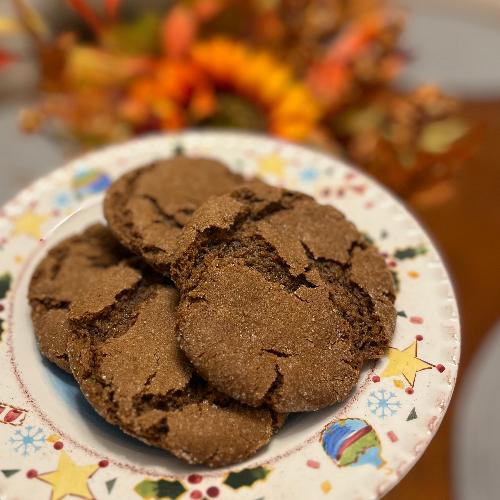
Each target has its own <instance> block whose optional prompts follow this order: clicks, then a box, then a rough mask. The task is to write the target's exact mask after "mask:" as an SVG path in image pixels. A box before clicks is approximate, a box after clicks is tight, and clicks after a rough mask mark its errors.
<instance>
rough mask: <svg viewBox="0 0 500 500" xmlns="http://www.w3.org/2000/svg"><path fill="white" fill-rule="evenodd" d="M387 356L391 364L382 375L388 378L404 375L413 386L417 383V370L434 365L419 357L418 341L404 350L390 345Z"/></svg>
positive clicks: (426, 368)
mask: <svg viewBox="0 0 500 500" xmlns="http://www.w3.org/2000/svg"><path fill="white" fill-rule="evenodd" d="M387 358H388V360H389V364H388V365H387V366H386V367H385V370H384V371H383V372H382V373H381V374H380V376H381V377H382V378H386V377H395V376H399V375H403V377H404V378H405V379H406V380H407V381H408V383H409V384H410V385H411V386H412V387H413V385H414V384H415V377H416V376H417V372H419V371H422V370H428V369H429V368H432V367H433V366H434V365H431V364H430V363H427V361H424V360H422V359H420V358H418V357H417V341H415V342H413V343H412V344H410V345H409V346H408V347H407V348H406V349H403V350H402V351H400V350H399V349H396V348H395V347H389V353H388V355H387Z"/></svg>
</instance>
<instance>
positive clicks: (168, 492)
mask: <svg viewBox="0 0 500 500" xmlns="http://www.w3.org/2000/svg"><path fill="white" fill-rule="evenodd" d="M134 489H135V491H136V493H138V494H139V495H140V496H141V497H142V498H171V499H176V498H179V497H180V496H181V495H182V494H183V493H184V492H185V491H186V488H184V486H183V485H182V483H181V482H180V481H168V480H166V479H159V480H158V481H152V480H150V479H145V480H144V481H141V482H140V483H139V484H138V485H137V486H136V487H135V488H134Z"/></svg>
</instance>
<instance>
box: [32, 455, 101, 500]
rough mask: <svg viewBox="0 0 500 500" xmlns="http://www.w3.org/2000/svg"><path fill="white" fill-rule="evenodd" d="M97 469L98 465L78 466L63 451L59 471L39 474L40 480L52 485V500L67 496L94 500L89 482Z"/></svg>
mask: <svg viewBox="0 0 500 500" xmlns="http://www.w3.org/2000/svg"><path fill="white" fill-rule="evenodd" d="M97 469H99V466H98V465H97V464H92V465H76V464H75V462H73V460H71V458H70V457H69V455H68V454H67V453H65V452H64V451H62V452H61V455H60V457H59V463H58V464H57V470H55V471H54V472H46V473H45V474H39V475H38V479H40V480H41V481H45V482H46V483H49V484H50V485H52V496H51V500H59V499H61V498H64V497H65V496H66V495H76V496H79V497H81V498H86V499H88V500H92V498H94V496H93V495H92V493H90V490H89V487H88V486H87V481H88V479H89V478H90V477H91V476H92V474H94V472H95V471H96V470H97Z"/></svg>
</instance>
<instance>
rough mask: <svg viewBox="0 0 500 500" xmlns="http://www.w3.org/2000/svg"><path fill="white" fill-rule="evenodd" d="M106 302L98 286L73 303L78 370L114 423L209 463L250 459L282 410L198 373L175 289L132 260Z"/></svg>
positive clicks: (72, 351)
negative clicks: (179, 319)
mask: <svg viewBox="0 0 500 500" xmlns="http://www.w3.org/2000/svg"><path fill="white" fill-rule="evenodd" d="M107 280H108V281H110V282H112V283H115V284H116V285H117V288H119V287H120V284H122V286H121V289H120V290H117V293H116V294H115V299H114V300H113V301H112V303H110V304H109V303H107V304H106V306H104V304H103V303H102V302H101V297H100V295H99V294H98V289H99V288H100V287H101V286H104V285H105V283H104V282H102V283H101V281H100V280H96V281H94V287H95V289H96V293H95V294H94V295H92V294H90V295H88V296H87V297H86V298H85V300H83V301H82V304H81V307H79V309H78V311H71V319H70V321H71V324H72V327H73V334H72V336H71V339H70V341H69V342H68V354H69V363H70V366H71V369H72V371H73V375H74V377H75V379H76V380H77V382H78V384H79V385H80V388H81V389H82V392H83V393H84V395H85V397H86V398H87V400H88V401H89V402H90V404H91V405H92V406H93V407H94V408H95V409H96V410H97V411H98V412H99V413H100V414H101V415H102V416H103V417H104V418H105V419H106V420H107V421H109V422H110V423H112V424H116V425H118V426H119V427H120V428H121V429H123V430H124V431H125V432H127V433H128V434H131V435H132V436H135V437H137V438H139V439H141V440H142V441H144V442H146V443H148V444H151V445H153V446H157V447H160V448H164V449H166V450H169V451H170V452H172V453H173V454H174V455H176V456H177V457H179V458H181V459H183V460H185V461H187V462H189V463H201V464H205V465H208V466H211V467H216V466H222V465H228V464H232V463H235V462H239V461H241V460H244V459H245V458H247V457H249V456H251V455H253V454H254V453H255V452H256V451H257V450H258V449H259V448H261V447H262V446H264V445H265V444H267V443H268V442H269V440H270V439H271V437H272V434H273V432H274V431H275V430H276V429H277V428H278V427H279V426H280V425H281V424H282V423H283V420H284V416H283V415H278V414H276V413H274V412H273V411H272V410H270V409H269V408H265V407H262V408H250V407H248V406H244V405H242V404H240V403H238V402H236V401H234V400H232V399H231V398H229V397H227V396H226V395H223V394H221V393H219V392H218V391H216V390H214V389H212V388H210V387H209V386H208V384H207V383H206V382H205V381H203V380H202V379H201V378H200V377H199V376H197V375H196V374H194V372H193V370H192V367H191V365H190V364H189V363H188V362H187V360H186V358H185V356H184V354H183V353H182V351H181V350H180V349H179V348H178V345H177V340H176V337H175V309H176V307H177V303H178V293H177V291H176V289H175V288H174V287H173V286H171V285H169V284H168V283H167V282H166V281H165V279H164V278H162V277H160V276H159V275H155V274H152V273H151V272H148V271H144V270H140V269H138V268H135V267H134V266H133V265H131V266H130V267H128V268H127V271H126V279H124V276H123V275H122V276H116V278H115V277H113V276H107Z"/></svg>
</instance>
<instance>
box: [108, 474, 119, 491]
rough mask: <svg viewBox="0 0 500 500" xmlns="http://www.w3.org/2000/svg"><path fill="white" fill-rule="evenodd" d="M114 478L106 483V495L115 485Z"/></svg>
mask: <svg viewBox="0 0 500 500" xmlns="http://www.w3.org/2000/svg"><path fill="white" fill-rule="evenodd" d="M116 479H117V478H116V477H115V478H114V479H110V480H109V481H106V489H107V490H108V494H109V493H111V492H112V491H113V488H114V487H115V483H116Z"/></svg>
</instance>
